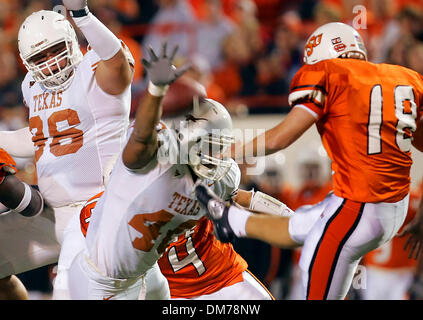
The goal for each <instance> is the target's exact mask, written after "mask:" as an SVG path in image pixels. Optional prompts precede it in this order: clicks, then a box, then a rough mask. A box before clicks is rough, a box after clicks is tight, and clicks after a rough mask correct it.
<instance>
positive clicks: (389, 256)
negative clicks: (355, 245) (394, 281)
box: [363, 192, 421, 269]
mask: <svg viewBox="0 0 423 320" xmlns="http://www.w3.org/2000/svg"><path fill="white" fill-rule="evenodd" d="M420 196H421V194H420V193H418V192H412V193H410V203H409V207H408V212H407V217H406V218H405V221H404V223H403V225H402V227H401V229H400V230H399V232H401V230H402V229H403V228H404V226H406V225H407V224H408V223H409V222H410V221H411V220H412V219H413V218H414V216H415V214H416V211H417V208H418V206H419V203H420ZM407 238H408V236H407V235H406V236H404V237H401V238H399V237H393V238H392V240H391V241H389V242H388V243H386V244H384V245H382V246H381V247H379V248H377V249H375V250H373V251H370V252H369V253H368V254H366V255H365V256H364V257H363V263H364V264H365V265H367V266H374V267H379V268H386V269H401V268H415V267H417V261H416V260H415V259H409V258H408V251H406V250H404V245H405V242H406V241H407Z"/></svg>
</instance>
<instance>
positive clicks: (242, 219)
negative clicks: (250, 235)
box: [228, 205, 252, 237]
mask: <svg viewBox="0 0 423 320" xmlns="http://www.w3.org/2000/svg"><path fill="white" fill-rule="evenodd" d="M251 214H252V212H251V211H248V210H245V209H241V208H239V207H237V206H233V205H232V206H231V207H230V208H229V211H228V221H229V225H230V227H231V228H232V230H233V231H234V233H235V235H236V236H237V237H245V236H246V235H247V234H246V231H245V225H246V224H247V219H248V217H249V216H250V215H251Z"/></svg>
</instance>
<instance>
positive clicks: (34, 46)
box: [31, 39, 48, 49]
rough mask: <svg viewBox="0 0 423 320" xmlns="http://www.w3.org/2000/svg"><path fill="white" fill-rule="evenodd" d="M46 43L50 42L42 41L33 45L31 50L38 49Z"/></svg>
mask: <svg viewBox="0 0 423 320" xmlns="http://www.w3.org/2000/svg"><path fill="white" fill-rule="evenodd" d="M46 42H48V40H47V39H44V40H43V41H40V42H38V43H36V44H33V45H31V49H34V48H37V47H39V46H41V45H42V44H43V43H46Z"/></svg>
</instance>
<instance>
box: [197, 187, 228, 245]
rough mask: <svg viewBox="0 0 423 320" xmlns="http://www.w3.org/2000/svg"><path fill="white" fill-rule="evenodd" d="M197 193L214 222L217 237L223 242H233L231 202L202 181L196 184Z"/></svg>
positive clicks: (208, 215)
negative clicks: (220, 196)
mask: <svg viewBox="0 0 423 320" xmlns="http://www.w3.org/2000/svg"><path fill="white" fill-rule="evenodd" d="M195 195H196V197H197V200H198V201H199V202H200V204H201V205H202V206H203V207H204V209H206V211H207V217H208V218H209V219H210V220H211V221H212V222H213V225H214V233H215V236H216V238H217V239H218V240H219V241H221V242H231V241H232V239H233V238H234V237H235V234H234V231H233V230H232V228H231V226H230V225H229V220H228V212H229V207H230V206H229V202H226V201H223V200H222V199H220V198H219V197H218V196H216V195H215V194H214V193H213V191H211V190H210V189H209V188H208V187H206V186H205V185H203V184H201V183H199V184H197V185H196V186H195Z"/></svg>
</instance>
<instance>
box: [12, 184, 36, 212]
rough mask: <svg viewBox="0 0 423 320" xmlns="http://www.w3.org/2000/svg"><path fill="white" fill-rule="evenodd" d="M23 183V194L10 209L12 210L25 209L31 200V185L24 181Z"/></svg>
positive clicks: (20, 210) (19, 210)
mask: <svg viewBox="0 0 423 320" xmlns="http://www.w3.org/2000/svg"><path fill="white" fill-rule="evenodd" d="M23 184H24V186H25V192H24V196H23V197H22V200H21V202H20V203H19V205H18V206H17V207H16V208H15V209H12V211H13V212H17V213H21V212H22V211H24V210H25V209H26V207H28V205H29V203H30V202H31V197H32V192H31V187H30V186H29V185H27V184H26V183H25V182H23Z"/></svg>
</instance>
